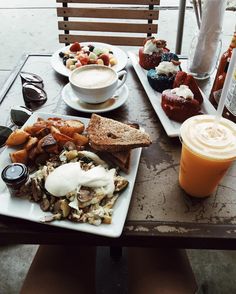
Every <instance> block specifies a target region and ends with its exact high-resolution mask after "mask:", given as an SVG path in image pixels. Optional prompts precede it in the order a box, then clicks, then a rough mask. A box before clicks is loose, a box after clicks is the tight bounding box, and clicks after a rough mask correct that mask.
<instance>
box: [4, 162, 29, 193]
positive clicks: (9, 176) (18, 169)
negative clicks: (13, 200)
mask: <svg viewBox="0 0 236 294" xmlns="http://www.w3.org/2000/svg"><path fill="white" fill-rule="evenodd" d="M1 176H2V179H3V181H4V182H5V184H6V185H7V188H8V190H9V192H10V194H11V196H17V194H18V193H19V190H20V188H21V187H22V186H23V185H24V184H25V183H26V182H27V181H28V179H29V170H28V168H27V167H26V166H25V165H24V164H22V163H12V164H9V165H7V166H6V167H5V168H4V169H3V171H2V175H1Z"/></svg>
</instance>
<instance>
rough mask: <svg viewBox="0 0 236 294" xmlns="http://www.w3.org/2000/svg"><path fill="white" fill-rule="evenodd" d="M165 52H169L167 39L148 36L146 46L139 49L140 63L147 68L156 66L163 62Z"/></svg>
mask: <svg viewBox="0 0 236 294" xmlns="http://www.w3.org/2000/svg"><path fill="white" fill-rule="evenodd" d="M165 52H169V49H167V48H166V41H165V40H158V39H155V38H154V37H151V38H147V39H146V40H145V42H144V46H143V47H142V48H140V49H139V64H140V65H141V67H142V68H144V69H146V70H149V69H151V68H155V67H156V66H158V64H159V63H160V62H161V57H162V54H163V53H165Z"/></svg>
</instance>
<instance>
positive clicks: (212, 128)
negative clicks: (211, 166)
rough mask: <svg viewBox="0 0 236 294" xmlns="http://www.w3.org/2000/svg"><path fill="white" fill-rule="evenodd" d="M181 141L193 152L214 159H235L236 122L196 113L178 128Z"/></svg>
mask: <svg viewBox="0 0 236 294" xmlns="http://www.w3.org/2000/svg"><path fill="white" fill-rule="evenodd" d="M180 133H181V137H182V140H183V142H184V143H185V145H187V146H188V147H189V148H190V149H191V150H192V151H193V152H196V153H197V154H200V155H202V156H203V157H204V156H205V157H208V158H210V159H214V160H227V159H228V160H232V159H236V124H234V123H233V122H232V121H230V120H227V119H225V118H221V119H220V121H219V123H217V124H215V117H214V116H213V115H197V116H193V117H191V118H189V119H187V120H186V121H185V122H184V123H183V124H182V126H181V128H180Z"/></svg>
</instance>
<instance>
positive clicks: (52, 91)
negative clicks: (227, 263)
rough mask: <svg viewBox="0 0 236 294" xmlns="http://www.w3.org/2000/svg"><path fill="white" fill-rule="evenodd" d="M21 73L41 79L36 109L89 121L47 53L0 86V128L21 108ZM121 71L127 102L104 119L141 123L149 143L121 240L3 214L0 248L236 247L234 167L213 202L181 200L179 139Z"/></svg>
mask: <svg viewBox="0 0 236 294" xmlns="http://www.w3.org/2000/svg"><path fill="white" fill-rule="evenodd" d="M21 69H22V70H24V71H29V72H34V73H36V74H39V75H40V76H41V77H42V78H43V80H44V84H45V90H46V92H47V94H48V101H47V103H46V104H45V105H44V106H43V107H41V108H40V109H39V110H38V111H44V112H50V113H52V112H53V113H59V114H68V115H74V116H80V117H90V114H85V113H82V112H78V111H75V110H73V109H71V108H69V107H68V106H67V105H66V104H65V103H64V101H63V100H62V99H61V91H62V89H63V87H64V86H65V85H66V84H67V83H68V79H67V78H66V77H63V76H61V75H59V74H58V73H56V72H55V71H54V70H53V69H52V67H51V65H50V56H49V55H44V56H43V55H42V56H39V55H29V56H27V57H26V59H24V58H23V59H22V60H21V62H20V63H19V66H18V67H16V68H15V70H14V71H13V72H12V75H11V76H10V78H9V79H8V80H7V82H6V84H5V85H4V87H3V88H2V91H1V95H0V99H1V98H3V101H2V103H1V105H0V112H1V116H0V124H1V125H9V109H10V107H11V106H12V105H24V102H23V97H22V93H21V81H20V77H19V76H18V73H19V71H20V70H21ZM126 69H127V71H128V78H127V82H126V83H127V86H128V88H129V97H128V101H127V102H126V103H125V104H124V105H123V106H121V107H120V108H118V109H117V110H113V111H112V112H109V113H105V114H104V116H107V117H110V118H114V119H117V120H119V121H122V122H127V121H134V122H138V123H139V124H140V125H142V126H143V127H144V128H145V130H146V131H147V132H148V133H149V134H150V136H151V138H152V140H153V144H152V145H151V146H150V147H148V148H143V150H142V154H141V159H140V165H139V169H138V174H137V177H136V182H135V186H134V190H133V195H132V199H131V203H130V206H129V212H128V215H127V219H126V223H125V226H124V230H123V233H122V235H121V236H120V237H119V238H109V237H103V236H97V235H92V234H88V233H81V232H78V231H72V230H66V229H61V228H58V227H54V226H48V225H43V224H38V223H33V222H30V221H25V220H20V219H16V218H11V217H7V216H0V243H2V244H4V243H18V244H20V243H21V244H26V243H28V244H59V243H71V242H73V243H79V244H88V245H90V244H93V245H106V246H109V245H114V246H131V245H132V246H160V247H161V246H169V247H182V248H221V249H224V248H225V249H232V248H234V246H235V244H236V226H235V223H236V181H235V177H236V164H234V165H233V166H232V167H231V168H230V170H229V171H228V173H227V175H226V176H225V177H224V179H223V180H222V181H221V183H220V185H219V186H218V188H217V190H216V192H215V193H214V194H213V195H212V196H211V197H209V198H206V199H204V200H198V199H193V198H190V197H189V196H188V195H186V194H185V193H184V192H183V190H182V189H181V188H180V187H179V185H178V170H179V161H180V151H181V145H180V142H179V139H178V138H169V137H168V136H167V135H166V133H165V131H164V129H163V127H162V125H161V123H160V121H159V119H158V117H157V115H156V113H155V111H154V110H153V108H152V106H151V104H150V102H149V99H148V97H147V95H146V93H145V91H144V89H143V87H142V85H141V83H140V81H139V78H138V77H137V75H136V73H135V71H134V69H133V67H132V65H131V63H128V65H127V67H126ZM0 205H1V203H0Z"/></svg>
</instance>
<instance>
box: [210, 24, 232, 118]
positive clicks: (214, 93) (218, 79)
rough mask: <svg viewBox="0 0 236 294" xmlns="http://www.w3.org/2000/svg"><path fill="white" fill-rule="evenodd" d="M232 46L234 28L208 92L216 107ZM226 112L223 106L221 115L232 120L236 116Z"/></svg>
mask: <svg viewBox="0 0 236 294" xmlns="http://www.w3.org/2000/svg"><path fill="white" fill-rule="evenodd" d="M234 48H236V29H235V32H234V35H233V38H232V40H231V43H230V45H229V48H228V49H227V51H226V52H224V53H223V54H222V56H221V59H220V62H219V66H218V69H217V72H216V76H215V80H214V83H213V86H212V90H211V93H210V97H209V100H210V102H211V103H212V104H213V105H214V106H215V107H216V108H217V106H218V102H219V100H220V96H221V92H222V89H223V86H224V82H225V77H226V74H227V70H228V66H229V62H230V58H231V55H232V50H233V49H234ZM227 113H228V110H227V107H225V109H224V111H223V116H224V117H226V118H229V119H231V120H233V121H235V120H236V118H234V117H232V116H231V115H229V114H227Z"/></svg>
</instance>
